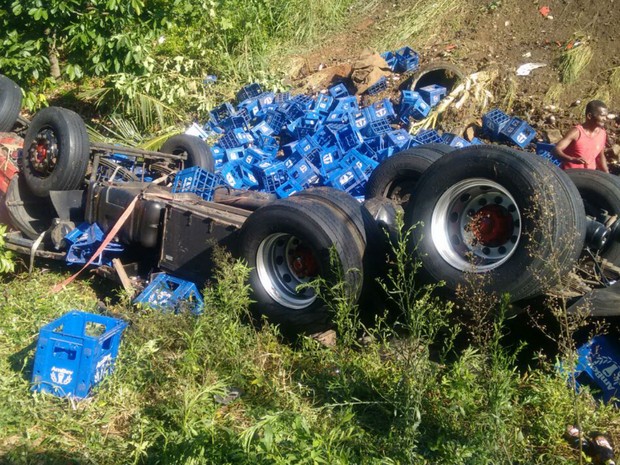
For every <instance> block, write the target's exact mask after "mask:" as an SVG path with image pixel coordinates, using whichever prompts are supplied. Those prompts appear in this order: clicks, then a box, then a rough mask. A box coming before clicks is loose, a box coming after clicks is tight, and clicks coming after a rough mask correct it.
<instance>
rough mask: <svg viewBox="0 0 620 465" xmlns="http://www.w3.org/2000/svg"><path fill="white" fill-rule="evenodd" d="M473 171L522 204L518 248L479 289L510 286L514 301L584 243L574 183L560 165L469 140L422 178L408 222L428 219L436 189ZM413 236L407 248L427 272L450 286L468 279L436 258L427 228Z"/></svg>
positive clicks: (562, 266) (553, 279)
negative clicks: (500, 187) (469, 144)
mask: <svg viewBox="0 0 620 465" xmlns="http://www.w3.org/2000/svg"><path fill="white" fill-rule="evenodd" d="M470 178H487V179H490V180H493V181H494V182H496V183H498V184H500V185H501V186H502V187H503V188H505V189H507V190H508V192H510V194H511V195H512V197H513V198H514V200H515V202H516V203H517V207H518V208H519V210H520V211H521V223H522V236H521V238H520V240H519V243H518V245H517V248H516V249H515V250H514V253H513V254H512V256H511V257H510V258H509V259H508V260H507V261H506V262H504V263H503V264H501V265H499V266H498V267H497V268H495V269H493V270H490V271H488V272H487V273H486V275H487V277H488V279H485V280H484V282H483V283H482V284H481V285H482V286H483V288H484V289H485V290H487V291H489V292H500V293H506V292H507V293H509V294H510V296H511V300H512V301H517V300H521V299H524V298H528V297H533V296H535V295H539V294H540V293H541V292H543V291H544V290H545V289H546V288H547V287H548V286H550V285H553V284H557V279H559V278H561V277H563V276H564V275H565V273H567V272H568V270H569V269H570V268H571V267H572V266H573V264H574V263H575V260H576V258H577V257H578V255H579V253H580V250H581V248H582V247H583V240H584V235H585V215H584V212H583V204H582V203H581V202H580V199H579V198H577V199H575V198H574V197H575V192H576V190H575V189H574V186H571V184H572V183H570V182H568V181H567V180H566V178H565V175H564V174H563V173H561V171H560V170H558V169H557V168H555V167H552V166H551V164H545V163H542V162H540V161H539V159H538V157H535V156H532V155H531V154H526V153H524V152H516V151H514V150H510V149H504V148H501V147H491V146H487V147H467V148H464V149H460V150H457V151H455V152H453V153H451V154H448V155H445V156H444V157H443V158H442V159H441V160H439V161H438V162H437V163H435V164H434V165H433V166H432V167H430V168H429V169H428V170H427V171H426V172H425V173H424V174H423V175H422V177H421V178H420V181H419V183H418V185H417V188H416V192H415V196H414V199H413V202H411V203H410V204H409V205H408V207H407V209H406V211H405V225H406V226H408V227H410V226H411V225H414V224H418V223H422V224H423V225H430V224H431V218H432V213H433V211H434V208H435V205H436V203H437V201H438V200H439V198H440V197H441V195H442V194H443V193H444V192H446V191H447V190H448V189H449V188H450V187H452V186H453V185H455V184H456V183H458V182H460V181H462V180H465V179H470ZM532 205H538V206H539V207H538V208H532V207H531V206H532ZM528 208H530V211H528ZM412 239H413V240H412V242H411V244H410V251H411V253H414V254H416V255H417V257H418V258H419V259H420V260H421V262H422V268H423V270H424V273H425V274H426V277H427V278H430V279H432V280H434V281H444V282H445V283H446V288H447V289H448V290H450V291H452V292H455V291H456V289H457V288H458V287H459V286H461V285H466V284H468V281H467V279H468V276H467V273H466V272H463V271H460V270H458V269H456V268H454V267H452V266H451V265H450V264H448V263H447V262H446V261H445V260H444V259H443V258H442V257H441V255H440V254H439V252H438V251H437V248H436V246H435V244H434V242H433V240H432V237H431V234H430V227H426V226H418V227H417V228H415V229H414V230H413V234H412ZM416 247H417V248H416Z"/></svg>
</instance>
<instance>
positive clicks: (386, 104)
mask: <svg viewBox="0 0 620 465" xmlns="http://www.w3.org/2000/svg"><path fill="white" fill-rule="evenodd" d="M364 112H365V113H366V116H367V117H368V119H369V120H370V121H376V120H378V119H388V120H390V121H391V120H394V119H395V118H396V112H395V111H394V105H392V102H391V101H390V99H387V98H384V99H383V100H379V101H378V102H375V103H373V104H372V105H370V106H369V107H366V108H364Z"/></svg>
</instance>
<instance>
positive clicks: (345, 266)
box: [239, 198, 364, 333]
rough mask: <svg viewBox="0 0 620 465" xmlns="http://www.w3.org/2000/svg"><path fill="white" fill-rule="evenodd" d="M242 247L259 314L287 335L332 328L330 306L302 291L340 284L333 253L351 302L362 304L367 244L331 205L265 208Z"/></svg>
mask: <svg viewBox="0 0 620 465" xmlns="http://www.w3.org/2000/svg"><path fill="white" fill-rule="evenodd" d="M310 203H312V205H311V206H310V205H309V204H310ZM239 247H240V256H241V258H243V259H244V260H245V261H246V262H247V264H248V265H249V267H250V268H251V271H250V277H249V281H250V286H251V288H252V294H253V295H252V297H253V299H254V301H255V303H254V304H253V310H254V312H255V313H256V314H258V315H264V316H266V317H267V318H268V319H269V320H270V321H272V322H273V323H276V324H279V325H281V326H282V328H283V330H284V331H285V332H292V333H314V332H317V331H322V330H325V329H327V328H328V327H330V324H331V323H330V320H331V314H330V311H329V308H328V306H327V305H326V303H325V302H323V301H322V300H321V299H320V298H319V297H318V296H317V295H316V294H315V293H314V291H313V290H312V289H309V288H306V289H304V290H298V289H297V286H298V285H300V284H302V283H307V282H310V281H312V280H314V279H316V278H317V277H322V278H323V279H325V280H326V281H327V283H328V284H335V283H336V281H337V280H338V279H339V273H338V272H337V270H335V269H334V267H333V266H332V263H331V259H330V250H331V249H332V247H334V250H335V252H336V257H337V261H338V263H337V265H338V267H339V268H340V270H341V271H342V272H344V276H343V279H344V282H345V283H346V288H347V293H348V294H349V295H348V297H349V298H350V299H351V302H353V303H355V302H356V301H357V299H359V296H360V294H361V290H362V289H361V288H362V280H363V273H364V269H363V250H364V241H363V238H362V237H361V234H360V233H359V231H358V229H357V227H356V226H355V225H354V224H353V222H352V221H350V220H347V217H346V216H345V215H344V214H343V213H342V212H341V211H339V210H337V209H335V208H332V207H331V206H329V205H327V204H326V203H323V202H318V201H311V199H303V198H298V199H293V198H289V199H281V200H277V201H275V202H273V203H271V204H269V205H266V206H264V207H261V208H259V209H258V210H256V211H255V212H253V213H252V214H251V215H250V216H249V217H248V219H247V220H246V221H245V223H244V224H243V226H242V227H241V231H240V238H239ZM348 270H357V271H356V272H347V271H348Z"/></svg>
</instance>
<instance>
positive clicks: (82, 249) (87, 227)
mask: <svg viewBox="0 0 620 465" xmlns="http://www.w3.org/2000/svg"><path fill="white" fill-rule="evenodd" d="M104 238H105V235H104V234H103V231H102V230H101V228H100V227H99V225H98V224H97V223H92V224H89V223H81V224H80V225H78V227H77V228H75V229H73V230H72V231H70V232H69V233H68V234H67V235H66V236H65V240H66V241H67V242H68V243H69V244H70V245H69V248H68V249H67V255H66V257H65V261H66V262H67V263H68V264H70V265H84V264H86V263H87V262H88V261H89V260H90V258H91V257H92V256H93V255H94V253H95V252H96V251H97V249H99V247H100V246H101V244H102V243H103V240H104ZM123 250H124V247H123V245H122V244H120V243H119V242H115V241H111V242H110V243H109V244H108V245H106V246H105V248H104V249H103V251H102V252H101V253H100V254H99V256H98V257H97V258H96V259H95V260H93V261H92V263H91V265H92V266H100V265H108V266H109V265H111V264H112V258H114V257H115V256H118V255H119V254H120V253H121V252H123Z"/></svg>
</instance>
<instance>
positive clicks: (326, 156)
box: [319, 146, 341, 178]
mask: <svg viewBox="0 0 620 465" xmlns="http://www.w3.org/2000/svg"><path fill="white" fill-rule="evenodd" d="M319 156H320V158H319V165H320V168H319V170H320V172H321V176H323V177H324V178H326V177H328V176H329V173H331V172H332V171H334V170H336V169H338V168H340V165H339V162H340V159H341V155H340V150H338V147H336V146H331V147H326V148H324V149H322V150H321V151H320V152H319Z"/></svg>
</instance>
